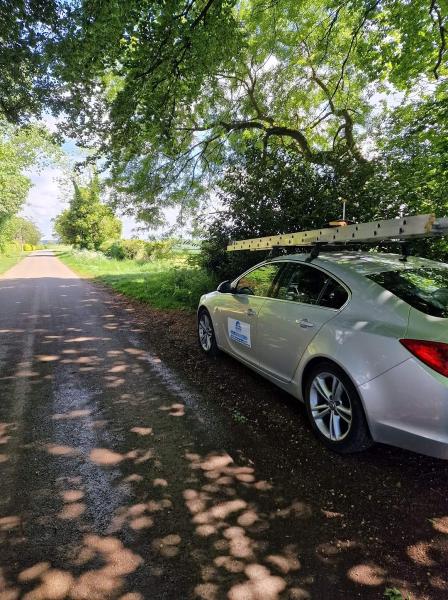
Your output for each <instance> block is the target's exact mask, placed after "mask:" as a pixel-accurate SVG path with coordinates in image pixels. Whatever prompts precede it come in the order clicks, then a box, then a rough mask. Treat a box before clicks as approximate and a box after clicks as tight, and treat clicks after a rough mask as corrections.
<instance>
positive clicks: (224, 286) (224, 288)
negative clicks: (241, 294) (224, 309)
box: [216, 279, 234, 294]
mask: <svg viewBox="0 0 448 600" xmlns="http://www.w3.org/2000/svg"><path fill="white" fill-rule="evenodd" d="M216 291H217V292H221V294H231V293H234V290H233V289H232V286H231V285H230V280H229V279H226V280H225V281H223V282H221V283H220V284H219V285H218V287H217V288H216Z"/></svg>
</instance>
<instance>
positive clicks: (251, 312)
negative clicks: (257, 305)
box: [247, 308, 257, 317]
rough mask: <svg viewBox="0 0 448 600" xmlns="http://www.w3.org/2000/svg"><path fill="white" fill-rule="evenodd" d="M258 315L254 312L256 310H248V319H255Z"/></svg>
mask: <svg viewBox="0 0 448 600" xmlns="http://www.w3.org/2000/svg"><path fill="white" fill-rule="evenodd" d="M256 314H257V313H256V312H255V311H254V309H253V308H248V309H247V316H248V317H255V315H256Z"/></svg>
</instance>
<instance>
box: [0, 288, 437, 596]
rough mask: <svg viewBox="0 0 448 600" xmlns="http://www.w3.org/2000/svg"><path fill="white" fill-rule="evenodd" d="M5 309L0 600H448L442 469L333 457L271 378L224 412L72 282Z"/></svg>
mask: <svg viewBox="0 0 448 600" xmlns="http://www.w3.org/2000/svg"><path fill="white" fill-rule="evenodd" d="M0 306H2V307H3V310H2V312H1V313H0V475H1V479H0V480H1V482H2V486H1V488H0V509H1V513H0V545H1V554H0V556H1V558H0V600H7V599H8V600H14V599H18V598H23V599H26V600H33V599H41V600H51V599H56V600H57V599H63V598H67V599H72V600H82V599H86V600H87V599H88V600H96V599H98V600H103V599H109V598H110V599H120V600H142V599H146V598H173V599H178V598H201V599H204V600H215V599H216V600H219V599H221V598H229V599H230V600H275V599H280V598H285V599H286V598H290V599H306V598H319V599H320V598H322V599H324V598H331V599H332V600H333V599H335V600H338V599H341V600H342V599H344V600H345V599H346V598H355V597H362V598H363V599H366V600H370V599H372V600H373V598H378V597H381V595H382V592H383V591H384V589H385V587H387V586H390V587H394V586H395V587H399V588H400V589H401V590H403V591H404V592H408V593H410V594H411V597H412V598H414V599H421V600H423V598H426V597H430V598H444V597H446V588H447V581H446V566H447V565H446V562H447V557H448V554H447V550H448V537H447V536H448V526H447V519H448V517H447V511H446V491H447V489H446V485H447V484H446V481H447V478H446V474H447V470H448V469H447V465H446V463H444V462H442V461H437V460H432V459H429V458H425V457H421V456H418V455H411V454H410V453H406V452H402V451H399V450H394V449H387V448H384V447H379V448H376V449H374V450H372V451H369V452H368V453H365V454H363V455H359V456H350V457H340V456H337V455H333V454H330V453H328V452H326V451H325V450H323V449H322V448H321V447H320V446H319V445H318V443H317V442H316V441H315V440H314V439H313V438H312V437H311V436H310V435H309V432H308V426H307V425H306V420H305V417H304V415H303V413H302V411H301V409H298V408H297V407H296V404H295V403H294V402H293V401H291V399H290V398H287V397H286V396H285V395H284V394H282V393H281V392H278V391H274V388H269V387H268V388H267V389H269V390H272V391H270V392H269V396H270V398H269V399H270V404H269V406H267V404H266V405H265V404H264V400H263V401H260V402H258V400H259V398H258V395H257V393H256V387H255V388H254V389H253V390H252V395H251V391H250V390H249V391H248V394H247V397H248V398H249V399H250V400H251V401H252V406H251V407H248V406H247V405H245V404H244V405H243V404H241V403H239V404H235V406H238V410H240V411H244V413H245V414H246V415H247V420H246V421H245V422H242V421H240V422H238V421H235V420H232V419H231V418H229V412H228V411H227V412H226V411H224V410H222V408H221V407H220V406H219V404H217V403H216V402H215V398H214V395H213V389H210V393H209V394H207V396H205V395H201V394H198V393H197V392H196V391H195V390H193V389H191V388H190V387H188V386H186V385H185V383H184V382H183V381H182V380H180V378H179V377H178V376H177V375H176V373H174V372H173V371H172V370H170V369H169V368H168V367H167V366H166V365H165V364H164V363H163V361H162V360H161V359H160V357H158V356H157V355H155V354H154V353H153V352H152V350H151V348H150V347H149V346H148V344H147V341H146V336H145V332H144V330H143V326H142V323H141V321H139V318H138V315H137V314H136V313H135V312H134V309H133V308H132V307H130V306H128V305H126V304H123V303H122V302H121V301H120V299H118V298H116V297H111V296H110V295H108V294H107V293H105V292H104V291H103V290H101V289H97V288H95V287H93V286H91V285H89V284H87V283H85V282H83V281H81V280H79V279H75V278H72V279H71V278H57V277H54V278H51V277H47V278H45V277H44V278H29V279H23V280H22V279H15V280H14V279H4V280H2V281H1V282H0ZM220 360H223V361H227V365H231V364H233V363H232V361H230V360H229V359H227V358H222V359H220ZM218 368H219V367H218ZM230 368H235V370H236V372H237V373H238V375H237V376H238V377H240V376H242V375H241V374H242V373H246V376H247V377H248V380H250V381H255V382H256V381H257V380H258V379H257V376H255V375H252V374H248V372H246V371H245V370H244V369H242V368H241V367H240V366H236V365H235V364H234V367H230ZM251 378H253V379H251ZM263 385H266V384H264V383H263ZM227 400H228V402H229V403H230V404H232V402H233V398H232V396H229V397H228V398H227ZM229 410H230V411H231V410H232V408H231V407H230V409H229Z"/></svg>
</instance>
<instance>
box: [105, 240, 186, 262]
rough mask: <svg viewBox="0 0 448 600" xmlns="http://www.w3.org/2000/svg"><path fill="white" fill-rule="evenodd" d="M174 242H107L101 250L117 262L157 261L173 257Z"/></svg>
mask: <svg viewBox="0 0 448 600" xmlns="http://www.w3.org/2000/svg"><path fill="white" fill-rule="evenodd" d="M174 243H175V241H174V240H157V241H151V242H145V241H144V240H119V241H117V242H113V241H110V240H109V241H107V242H104V243H103V244H101V247H100V250H101V252H104V254H105V255H106V256H109V257H110V258H115V259H116V260H126V259H127V260H141V261H147V260H156V259H159V258H168V257H170V256H172V255H173V253H174V251H173V247H174Z"/></svg>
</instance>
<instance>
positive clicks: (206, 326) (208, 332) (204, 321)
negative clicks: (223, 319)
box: [197, 308, 219, 356]
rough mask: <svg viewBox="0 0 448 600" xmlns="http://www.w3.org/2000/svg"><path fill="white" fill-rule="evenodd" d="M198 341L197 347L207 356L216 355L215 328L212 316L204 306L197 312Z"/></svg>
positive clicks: (217, 350)
mask: <svg viewBox="0 0 448 600" xmlns="http://www.w3.org/2000/svg"><path fill="white" fill-rule="evenodd" d="M197 330H198V342H199V347H200V348H201V350H202V351H203V352H205V354H207V355H208V356H217V354H218V353H219V348H218V345H217V343H216V336H215V330H214V328H213V323H212V318H211V316H210V313H209V312H208V310H207V309H206V308H202V309H201V310H200V311H199V313H198V328H197Z"/></svg>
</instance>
